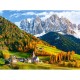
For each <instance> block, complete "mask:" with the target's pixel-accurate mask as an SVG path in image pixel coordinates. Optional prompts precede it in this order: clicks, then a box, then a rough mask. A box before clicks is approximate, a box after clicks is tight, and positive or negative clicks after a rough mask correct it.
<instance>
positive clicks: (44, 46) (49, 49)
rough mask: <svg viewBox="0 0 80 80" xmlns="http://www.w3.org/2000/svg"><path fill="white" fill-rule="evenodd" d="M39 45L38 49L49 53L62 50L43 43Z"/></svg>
mask: <svg viewBox="0 0 80 80" xmlns="http://www.w3.org/2000/svg"><path fill="white" fill-rule="evenodd" d="M37 47H38V49H42V50H44V51H45V52H47V53H49V54H54V55H56V54H57V53H59V52H61V50H59V49H57V48H56V47H50V46H46V45H42V44H38V45H37Z"/></svg>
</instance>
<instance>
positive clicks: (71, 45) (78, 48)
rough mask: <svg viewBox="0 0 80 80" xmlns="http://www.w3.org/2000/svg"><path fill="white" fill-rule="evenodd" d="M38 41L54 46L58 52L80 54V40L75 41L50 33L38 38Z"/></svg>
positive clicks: (70, 37)
mask: <svg viewBox="0 0 80 80" xmlns="http://www.w3.org/2000/svg"><path fill="white" fill-rule="evenodd" d="M40 39H42V40H44V41H46V42H48V43H50V44H51V45H53V46H56V47H57V48H58V49H60V50H63V51H72V50H74V51H75V52H76V53H78V54H80V39H77V38H75V37H73V36H71V35H61V34H59V33H56V32H50V33H47V34H45V35H43V36H42V37H40Z"/></svg>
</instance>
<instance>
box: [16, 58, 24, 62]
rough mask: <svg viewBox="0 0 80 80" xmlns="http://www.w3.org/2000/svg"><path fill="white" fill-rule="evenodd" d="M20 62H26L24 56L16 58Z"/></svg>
mask: <svg viewBox="0 0 80 80" xmlns="http://www.w3.org/2000/svg"><path fill="white" fill-rule="evenodd" d="M16 59H17V60H18V61H19V62H25V59H24V58H16Z"/></svg>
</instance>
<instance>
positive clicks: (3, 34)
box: [0, 16, 45, 52]
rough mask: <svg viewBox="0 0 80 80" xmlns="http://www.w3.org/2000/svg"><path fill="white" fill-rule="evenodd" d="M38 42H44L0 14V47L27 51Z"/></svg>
mask: <svg viewBox="0 0 80 80" xmlns="http://www.w3.org/2000/svg"><path fill="white" fill-rule="evenodd" d="M39 42H40V43H45V42H43V41H41V40H40V39H38V38H36V37H34V36H32V35H30V34H28V33H26V32H24V31H22V30H20V29H19V28H18V27H17V26H16V25H15V24H13V23H11V22H10V21H8V20H7V19H5V18H3V17H1V16H0V49H7V50H11V51H20V52H27V51H28V50H30V49H34V46H35V44H36V43H39Z"/></svg>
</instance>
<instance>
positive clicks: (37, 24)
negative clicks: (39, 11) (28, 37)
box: [21, 14, 80, 35]
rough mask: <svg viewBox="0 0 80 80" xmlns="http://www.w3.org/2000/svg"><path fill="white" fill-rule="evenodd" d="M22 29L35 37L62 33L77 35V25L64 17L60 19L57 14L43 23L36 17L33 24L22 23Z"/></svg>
mask: <svg viewBox="0 0 80 80" xmlns="http://www.w3.org/2000/svg"><path fill="white" fill-rule="evenodd" d="M21 27H23V28H24V30H26V32H28V33H31V34H33V35H37V34H41V33H43V32H45V33H48V32H60V33H64V34H68V35H74V34H76V32H75V28H76V27H77V26H76V24H73V23H71V22H70V20H68V19H67V18H64V17H63V16H62V17H61V18H60V17H59V16H57V15H56V14H53V15H52V16H50V17H49V18H47V19H46V20H45V21H42V20H41V18H40V17H39V16H36V18H34V19H33V20H31V22H28V21H24V22H21ZM25 28H27V29H25ZM78 29H80V25H78Z"/></svg>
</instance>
